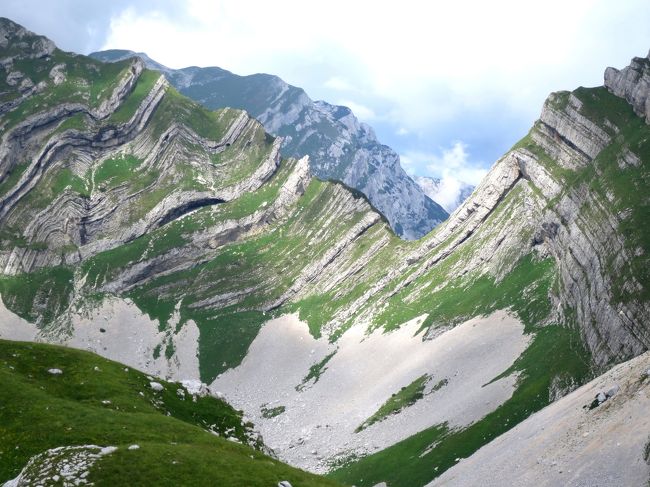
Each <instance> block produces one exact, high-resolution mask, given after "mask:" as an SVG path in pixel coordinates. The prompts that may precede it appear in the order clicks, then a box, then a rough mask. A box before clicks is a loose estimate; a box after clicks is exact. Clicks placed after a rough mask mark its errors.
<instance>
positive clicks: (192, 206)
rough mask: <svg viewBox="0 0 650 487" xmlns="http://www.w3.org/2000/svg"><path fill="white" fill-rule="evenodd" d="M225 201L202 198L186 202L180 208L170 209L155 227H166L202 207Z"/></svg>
mask: <svg viewBox="0 0 650 487" xmlns="http://www.w3.org/2000/svg"><path fill="white" fill-rule="evenodd" d="M224 202H225V201H224V200H222V199H219V198H202V199H199V200H193V201H188V202H187V203H184V204H182V205H180V206H177V207H176V208H172V209H171V210H169V211H168V212H167V213H166V214H165V215H164V216H163V217H162V218H161V219H160V220H158V222H157V223H156V227H157V228H160V227H162V226H163V225H167V224H168V223H170V222H172V221H174V220H177V219H178V218H180V217H182V216H184V215H187V214H188V213H190V212H192V211H194V210H198V209H199V208H203V207H204V206H212V205H218V204H219V203H224Z"/></svg>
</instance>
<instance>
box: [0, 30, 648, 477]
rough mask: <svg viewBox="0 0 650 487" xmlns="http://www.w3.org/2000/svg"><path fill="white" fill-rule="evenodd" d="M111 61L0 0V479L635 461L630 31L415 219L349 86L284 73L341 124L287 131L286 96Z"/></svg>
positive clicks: (637, 293)
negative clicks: (395, 205) (63, 46)
mask: <svg viewBox="0 0 650 487" xmlns="http://www.w3.org/2000/svg"><path fill="white" fill-rule="evenodd" d="M118 54H119V53H118ZM127 54H128V53H127ZM117 57H125V56H122V55H121V54H120V55H119V56H117ZM111 61H114V62H102V61H99V60H97V59H94V58H92V57H86V56H83V55H78V54H74V53H68V52H64V51H62V50H60V49H58V48H56V46H55V45H54V44H53V43H52V42H51V41H50V40H48V39H47V38H45V37H42V36H39V35H36V34H34V33H32V32H29V31H27V30H26V29H25V28H23V27H21V26H20V25H18V24H16V23H14V22H12V21H10V20H8V19H0V66H2V68H1V71H0V85H1V87H0V268H1V269H2V271H1V273H0V296H1V301H0V338H2V340H0V350H1V352H0V374H1V375H2V378H3V382H2V384H3V387H2V392H0V424H2V428H0V482H7V484H5V485H10V486H18V485H35V484H37V483H44V484H48V483H49V484H57V482H58V483H59V484H61V483H63V485H83V484H91V483H92V484H96V485H134V484H136V485H154V484H156V485H157V483H160V482H158V479H165V482H167V484H164V483H163V484H164V485H215V484H219V485H233V486H243V485H246V486H249V485H253V486H255V485H259V486H262V485H282V486H286V485H294V486H303V485H304V486H310V485H314V486H315V485H324V486H327V485H357V486H376V485H378V484H379V485H382V483H383V484H384V485H388V486H390V487H398V486H404V487H412V486H424V485H429V484H431V485H476V484H481V485H494V486H497V485H503V484H504V479H506V480H505V483H506V484H512V485H558V484H562V485H573V484H576V485H577V484H580V485H582V484H584V485H599V482H601V480H602V479H607V482H608V483H609V484H610V485H644V483H647V480H648V479H649V478H650V467H649V466H648V463H647V458H648V453H647V452H648V447H647V444H648V431H649V429H648V426H649V425H648V419H647V414H645V413H644V411H647V408H648V406H650V389H649V388H648V384H649V383H650V381H649V380H648V375H649V374H650V369H649V367H650V356H649V355H648V352H647V350H648V347H649V346H650V327H649V326H648V323H650V300H649V298H650V296H649V294H648V293H649V291H648V290H649V289H650V271H649V269H650V261H649V259H650V233H649V232H650V229H649V228H648V225H647V220H648V217H649V216H650V199H649V197H648V191H647V188H648V186H649V184H650V125H649V122H650V111H649V108H648V107H649V106H650V101H648V100H649V99H650V58H635V59H633V61H632V63H631V65H630V66H628V67H627V68H624V69H621V70H616V69H613V68H608V69H607V71H606V72H605V82H604V85H603V86H599V87H595V88H578V89H576V90H574V91H571V92H568V91H562V92H557V93H552V94H551V95H549V97H548V98H547V100H546V102H545V103H544V105H543V107H542V112H541V115H540V118H539V120H537V121H536V122H535V124H534V125H533V126H532V127H531V128H530V131H529V133H528V134H527V135H526V136H525V137H524V138H523V139H522V140H520V141H519V142H518V143H517V144H516V145H515V146H514V147H512V149H510V150H509V151H508V152H507V153H506V154H504V155H503V157H501V158H500V159H499V160H498V161H496V162H495V163H494V165H493V166H492V168H491V170H490V171H489V173H488V174H487V175H486V177H485V178H484V179H483V181H482V182H481V183H480V184H479V185H478V186H477V187H476V188H475V189H474V190H473V192H472V193H471V195H470V196H469V197H468V198H467V199H466V200H464V201H463V202H462V203H460V206H458V208H456V209H455V210H454V211H453V213H452V214H451V216H450V217H449V218H447V219H446V220H445V221H444V222H442V223H441V224H439V225H438V226H436V227H435V228H434V229H433V230H432V231H430V232H428V233H426V235H424V236H422V238H420V239H419V240H405V239H402V238H400V236H398V235H396V232H395V231H396V230H398V228H397V224H396V221H398V220H397V219H395V214H390V213H389V212H387V211H385V209H384V208H383V207H382V206H381V205H380V204H377V199H376V198H375V196H373V194H374V193H373V192H372V191H371V190H369V189H368V188H371V187H375V186H373V185H374V184H375V183H376V182H377V181H380V180H381V178H383V177H386V178H388V179H386V181H387V183H386V184H387V185H388V186H390V184H392V183H390V182H389V181H392V180H391V178H392V177H393V176H389V175H390V174H391V172H390V171H388V170H387V171H388V172H384V173H383V176H381V178H380V177H379V176H373V177H372V178H370V177H369V178H368V180H367V181H368V185H369V186H364V185H362V184H360V183H359V179H354V180H352V179H348V176H349V174H352V172H349V173H346V171H348V170H350V171H353V169H351V168H364V167H366V169H367V168H369V167H371V166H372V164H371V161H373V160H374V159H373V158H374V157H375V156H374V155H373V152H372V151H373V150H371V149H369V148H368V147H370V146H374V145H373V144H376V140H375V139H374V136H372V137H371V135H372V134H371V132H370V131H369V129H368V128H365V127H363V126H360V125H355V124H356V119H354V118H353V117H352V115H351V114H350V113H349V111H346V110H344V109H342V108H340V107H334V106H331V105H325V104H321V103H319V102H315V103H314V102H311V101H308V100H307V99H303V102H304V103H303V104H302V105H301V106H302V107H303V108H304V110H305V111H304V112H301V113H303V115H301V116H306V115H305V114H306V113H311V114H312V115H313V116H314V117H316V115H315V114H314V113H315V112H314V110H316V109H317V108H318V110H320V111H319V112H318V113H320V115H318V117H322V118H320V119H318V120H320V121H321V122H322V123H315V124H314V125H311V126H310V128H309V129H308V130H307V132H309V133H310V134H312V135H313V138H312V140H314V141H318V143H319V144H321V143H322V144H325V145H326V146H328V147H330V149H331V147H333V145H332V144H334V145H336V143H335V140H340V139H339V137H340V136H341V132H338V131H337V132H335V133H334V132H332V131H331V130H330V129H331V128H332V127H338V126H339V125H337V124H344V125H345V124H347V125H346V126H347V129H346V130H348V132H346V133H347V134H348V135H350V134H355V135H354V137H352V135H350V138H349V139H348V142H347V144H348V145H345V144H343V145H342V146H341V151H342V152H341V154H339V156H340V157H341V158H342V159H337V157H339V156H336V155H332V154H330V156H327V154H325V153H323V154H321V155H318V156H316V155H314V154H313V153H311V152H310V151H308V150H304V149H305V147H306V146H304V145H302V144H303V143H306V142H305V141H306V140H307V139H305V140H303V139H301V137H303V136H305V134H306V133H307V132H300V131H298V130H297V129H295V127H294V129H293V130H294V132H291V133H290V132H288V131H289V130H292V129H291V127H292V126H293V125H301V122H300V120H302V119H301V118H300V117H298V118H295V117H294V115H296V114H295V113H294V111H293V108H291V107H293V105H292V104H287V105H286V106H285V105H282V104H280V105H278V106H277V107H276V109H275V111H274V112H273V114H268V117H267V118H264V117H263V116H262V115H261V114H260V113H259V112H256V111H255V110H252V109H249V111H248V112H246V111H242V110H240V109H236V108H227V107H222V108H218V109H216V110H211V109H210V108H211V107H214V106H216V105H219V104H218V103H217V102H214V103H215V104H214V105H211V103H213V102H209V100H212V99H214V100H223V99H225V98H224V97H225V96H226V95H227V94H228V93H225V94H224V93H223V91H224V90H225V89H226V88H225V85H224V84H220V83H218V82H217V81H215V78H214V77H213V76H216V75H215V73H216V71H214V72H212V71H211V72H210V73H211V74H210V76H208V77H207V78H206V79H207V80H208V81H209V82H207V81H206V83H207V84H206V85H204V86H203V85H201V86H203V90H204V91H202V93H203V95H205V97H203V95H201V96H202V97H199V96H195V98H197V99H198V100H199V101H200V103H199V102H197V101H193V100H191V99H190V98H187V97H186V96H184V95H183V94H182V93H180V92H179V90H177V88H175V87H174V86H173V85H176V86H179V87H184V88H182V89H181V91H183V90H184V89H185V88H187V89H188V90H194V89H198V86H199V85H198V84H197V83H198V82H197V81H196V79H198V78H192V77H191V76H190V75H192V76H194V75H196V76H197V77H198V76H203V75H204V74H205V73H204V72H202V71H196V70H194V68H187V70H180V71H171V72H170V71H165V69H164V67H161V66H155V67H157V69H158V70H159V71H156V70H150V69H148V68H147V66H146V64H145V62H144V61H143V60H142V59H141V58H140V57H129V56H126V57H125V58H124V59H121V60H115V59H111ZM211 69H212V68H211ZM160 70H162V71H163V73H164V74H163V73H161V72H160ZM188 70H189V71H188ZM192 73H194V74H192ZM186 75H187V76H190V78H191V79H193V80H194V82H193V83H194V84H192V83H190V82H188V84H186V85H183V84H182V79H185V78H182V76H186ZM166 76H167V77H166ZM206 76H207V75H206ZM223 76H224V78H223V79H225V80H228V83H232V84H233V86H235V85H236V86H235V87H234V88H233V92H235V91H236V92H237V93H239V94H238V95H237V96H241V97H243V98H242V99H243V100H246V99H248V97H250V93H252V92H251V91H250V90H253V91H255V90H258V89H259V90H261V91H260V92H261V93H265V92H264V90H263V89H262V88H252V87H251V86H250V85H247V83H250V82H252V80H251V79H239V78H237V77H234V75H231V74H230V73H227V74H224V75H223ZM175 77H177V78H175ZM169 79H172V82H171V83H170V81H169ZM188 79H189V78H188ZM173 80H176V81H173ZM263 81H264V82H265V83H266V82H268V81H269V79H267V78H264V79H263ZM275 82H277V81H275ZM213 83H214V84H213ZM239 83H241V85H239ZM242 86H248V87H247V88H246V87H244V88H243V87H242ZM235 88H236V89H235ZM285 88H286V87H285ZM278 89H284V88H282V87H280V88H278ZM247 90H249V91H247ZM286 90H288V91H287V93H298V95H300V96H302V95H304V93H302V92H297V91H295V90H297V89H295V88H286ZM247 93H248V94H247ZM301 93H302V94H301ZM188 94H189V93H188ZM300 96H299V97H298V98H300ZM304 96H305V97H306V95H304ZM267 101H268V100H265V101H264V103H263V104H262V105H263V106H266V105H265V104H267ZM219 103H221V102H219ZM251 103H252V101H251ZM204 104H205V106H204ZM262 105H260V106H262ZM219 106H221V105H219ZM247 109H248V108H247ZM283 110H286V112H285V111H283ZM253 116H258V117H259V118H260V121H258V120H256V119H255V118H253ZM310 117H311V115H310ZM328 117H329V118H328ZM272 120H276V121H277V120H284V122H283V123H282V124H278V125H273V123H275V122H272ZM313 120H316V118H313ZM269 124H270V125H269ZM265 127H266V129H268V130H269V132H271V133H272V134H273V135H272V134H271V133H269V132H267V131H266V130H265ZM337 130H338V129H337ZM321 131H322V132H321ZM314 134H315V135H314ZM359 134H361V135H359ZM364 134H365V135H364ZM287 136H288V137H291V138H286V137H287ZM362 136H363V137H366V138H365V139H364V141H365V142H367V143H368V144H369V146H357V145H355V144H357V143H359V139H358V137H362ZM283 137H285V138H283ZM301 140H302V142H300V141H301ZM325 140H327V142H324V141H325ZM365 142H364V143H365ZM314 143H315V142H314ZM292 144H295V145H292ZM328 144H329V145H328ZM361 145H363V144H361ZM314 147H315V146H314ZM319 147H323V146H322V145H321V146H319ZM364 147H365V148H364ZM294 150H295V151H296V152H299V153H300V157H299V158H295V157H292V154H293V152H292V151H294ZM328 150H329V149H328ZM386 150H388V149H386ZM364 151H367V152H364ZM382 151H384V149H382ZM319 154H320V153H319ZM344 156H345V158H349V159H345V158H344ZM331 157H333V158H331ZM382 157H384V156H382ZM386 157H387V159H386V160H388V161H389V162H387V163H386V164H388V165H389V166H391V164H392V166H391V167H393V169H395V168H396V167H399V165H398V164H397V162H395V161H393V162H394V163H395V164H397V165H395V164H393V162H390V157H388V156H386ZM362 159H363V161H366V162H368V165H367V166H364V163H363V162H360V161H361V160H362ZM327 161H330V163H331V164H332V166H331V167H330V166H326V164H327V163H328V162H327ZM341 161H343V162H341ZM345 161H348V162H345ZM350 161H356V162H350ZM334 167H336V168H338V169H336V170H340V171H342V172H341V173H337V174H338V176H337V177H333V176H332V174H333V173H329V172H327V171H329V170H330V169H331V168H334ZM366 169H364V171H365V170H366ZM331 170H332V171H334V170H335V169H331ZM395 170H396V171H397V169H395ZM391 171H392V169H391ZM380 172H381V171H380ZM359 174H361V173H359ZM365 174H367V175H370V174H375V173H372V172H371V171H370V170H369V169H368V171H367V172H366V173H365ZM325 176H327V177H325ZM360 177H361V176H360ZM373 178H379V179H373ZM355 181H356V182H355ZM370 181H374V182H372V183H371V182H370ZM396 181H397V180H395V181H393V182H394V184H395V185H396V187H397V186H398V182H396ZM409 181H411V183H412V184H413V186H412V187H415V183H413V181H412V180H410V179H409ZM411 183H408V182H407V183H404V185H403V186H400V187H402V188H404V187H407V186H408V185H410V184H411ZM401 184H402V183H399V185H401ZM377 187H378V186H377ZM408 187H411V186H408ZM373 191H374V190H373ZM391 191H392V190H391ZM391 191H388V190H386V191H385V193H384V194H397V193H392V192H391ZM395 191H398V190H397V189H395ZM399 191H402V190H399ZM413 194H416V193H413ZM417 194H420V193H417ZM373 198H374V199H373ZM418 198H419V196H418ZM422 201H429V200H422ZM427 204H428V203H427ZM423 205H425V203H423ZM410 208H413V206H412V205H411V206H410ZM431 208H434V207H431ZM401 215H402V216H400V218H406V219H407V220H409V221H411V223H412V224H413V225H412V227H409V228H410V229H411V230H412V231H413V232H415V233H412V234H410V235H411V236H415V235H416V234H418V232H419V231H420V230H417V229H422V228H423V227H422V220H418V219H417V218H415V217H413V218H415V219H411V217H410V216H408V217H407V216H405V215H408V212H406V213H401ZM427 215H428V216H427V218H429V217H431V218H430V220H431V221H432V220H433V219H436V218H438V217H437V216H435V215H433V214H427ZM418 218H419V217H418ZM441 219H442V218H441ZM400 221H403V220H400ZM425 226H426V225H425ZM431 226H433V225H431ZM405 228H406V227H402V230H403V231H401V232H398V233H400V234H401V235H402V236H409V234H408V233H407V232H406V230H405ZM411 230H409V231H411ZM530 438H534V439H535V440H534V441H530ZM493 467H494V468H493Z"/></svg>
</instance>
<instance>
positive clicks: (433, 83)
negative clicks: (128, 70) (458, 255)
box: [103, 0, 650, 180]
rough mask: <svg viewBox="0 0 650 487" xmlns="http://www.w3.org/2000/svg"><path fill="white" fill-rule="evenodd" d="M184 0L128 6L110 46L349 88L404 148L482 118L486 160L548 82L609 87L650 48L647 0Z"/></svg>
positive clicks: (480, 141)
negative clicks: (612, 71) (606, 83)
mask: <svg viewBox="0 0 650 487" xmlns="http://www.w3.org/2000/svg"><path fill="white" fill-rule="evenodd" d="M178 9H180V10H182V11H183V12H184V13H183V14H182V15H181V14H178V13H171V14H170V13H169V11H168V10H165V9H162V8H161V10H151V9H148V10H143V9H140V10H136V9H134V8H127V9H125V10H123V11H121V12H120V13H119V15H115V16H114V17H113V18H112V20H111V24H110V33H109V35H108V36H107V39H106V42H105V43H104V46H103V47H104V48H129V49H133V50H136V51H144V52H147V53H148V54H149V55H150V56H151V57H152V58H154V59H156V60H158V61H160V62H162V63H163V64H166V65H168V66H170V67H183V66H187V65H192V64H194V65H199V66H207V65H216V66H221V67H223V68H226V69H230V70H231V71H234V72H235V73H238V74H251V73H256V72H268V73H273V74H277V75H279V76H280V77H282V78H284V79H285V80H286V81H288V82H289V83H291V84H293V85H296V86H300V87H303V88H305V89H306V91H307V93H308V94H309V95H310V96H312V97H313V98H317V99H325V100H328V101H333V100H336V99H337V98H340V97H341V93H343V92H344V93H346V95H345V96H344V98H345V100H343V101H342V104H345V105H347V106H349V107H350V108H351V109H352V110H353V111H354V112H355V113H356V115H357V116H358V117H359V118H360V119H362V120H364V121H368V122H369V121H373V122H374V123H376V124H379V123H380V122H381V124H382V127H383V128H382V130H383V132H382V131H379V130H378V135H379V138H380V140H382V141H383V142H387V143H390V144H394V145H396V148H397V149H398V150H399V151H401V152H405V151H407V150H408V149H409V148H408V147H404V146H403V144H407V143H409V144H415V145H413V146H412V147H418V148H421V149H423V150H424V151H425V152H435V148H436V147H437V146H439V145H448V144H450V142H451V141H452V140H455V139H459V138H463V139H467V140H469V138H470V136H469V135H467V134H466V133H465V132H464V130H465V128H466V127H467V126H468V125H469V124H474V125H473V126H472V127H470V128H471V130H472V134H471V140H472V144H473V147H474V148H475V150H476V151H481V154H483V152H482V151H483V150H486V151H488V152H489V151H492V152H490V154H489V156H485V155H482V156H481V159H482V160H483V161H484V162H485V163H490V162H492V160H494V158H496V157H498V155H499V153H497V152H501V151H503V150H504V149H505V148H506V147H507V146H508V144H512V143H514V142H515V140H510V138H513V139H514V138H516V134H520V135H523V134H525V132H526V131H527V128H528V127H529V126H530V124H531V123H532V122H533V121H534V120H535V118H537V116H538V114H539V110H540V108H541V104H542V102H543V100H544V98H545V97H546V96H547V94H548V93H549V92H551V91H555V90H559V89H572V88H574V87H576V86H579V85H597V84H600V83H602V73H603V71H604V68H605V67H606V66H607V65H615V66H619V67H621V66H624V65H626V64H627V63H628V61H629V59H630V58H631V57H632V56H634V55H643V54H645V52H646V51H647V49H648V46H650V29H648V25H650V3H649V2H648V1H647V0H626V1H625V2H616V3H612V2H609V1H608V0H572V1H570V2H567V1H566V0H547V1H545V2H532V1H529V2H526V1H521V0H493V1H490V2H485V1H484V0H456V1H454V2H421V1H419V0H403V1H402V2H399V3H395V2H389V1H387V0H385V1H384V0H378V1H377V2H374V3H373V5H372V11H369V9H368V5H367V4H366V3H365V2H350V1H349V0H331V1H330V2H327V3H326V4H322V3H321V4H318V3H314V2H301V1H298V0H278V1H276V2H263V1H257V2H253V1H247V2H241V1H239V0H223V1H219V2H216V1H214V0H189V1H188V2H187V3H186V4H184V5H182V6H179V7H178ZM341 12H345V15H341ZM506 130H507V132H508V135H507V136H504V135H503V133H504V132H505V131H506ZM477 133H478V134H483V135H477ZM406 134H408V135H409V136H408V137H405V135H406ZM495 139H499V140H501V142H500V145H499V147H498V150H497V149H496V148H495V146H494V143H493V141H494V140H495ZM505 139H508V140H505ZM412 147H411V148H412ZM430 164H434V165H436V168H437V165H438V163H437V162H434V163H430ZM456 171H457V172H459V173H460V174H462V175H463V178H464V179H466V180H476V179H477V178H478V177H479V176H480V172H479V171H477V170H475V169H474V168H473V167H466V168H463V169H461V168H456ZM416 172H419V171H417V170H416Z"/></svg>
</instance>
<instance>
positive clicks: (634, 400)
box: [429, 353, 650, 487]
mask: <svg viewBox="0 0 650 487" xmlns="http://www.w3.org/2000/svg"><path fill="white" fill-rule="evenodd" d="M649 363H650V354H649V353H645V354H643V355H641V356H639V357H637V358H635V359H633V360H631V361H629V362H625V363H623V364H620V365H618V366H616V367H614V368H613V369H612V370H610V371H609V372H607V373H605V374H603V375H602V376H600V377H598V378H596V379H594V380H593V381H592V382H590V383H588V384H586V385H584V386H582V387H581V388H579V389H577V390H575V391H574V392H572V393H570V394H569V395H568V396H566V397H564V398H562V399H560V400H559V401H556V402H555V403H553V404H551V405H550V406H548V407H547V408H545V409H543V410H542V411H540V412H538V413H536V414H534V415H532V416H531V417H529V418H528V419H526V420H525V421H524V422H522V423H521V424H519V425H517V426H516V427H514V428H513V429H512V430H510V431H508V432H507V433H504V434H503V435H501V436H499V437H498V438H497V439H495V440H493V441H492V442H490V443H488V444H487V445H486V446H484V447H483V448H481V449H480V450H478V451H477V452H476V453H474V454H473V455H471V456H470V457H469V458H465V459H462V460H461V461H460V462H459V463H458V464H457V465H456V466H454V467H452V468H451V469H449V470H447V471H446V472H445V473H444V474H443V475H442V476H441V477H439V478H438V479H436V480H434V481H433V482H432V483H431V484H429V486H430V487H433V486H449V487H451V486H454V485H458V486H466V485H483V486H486V487H500V486H502V485H504V479H507V484H508V485H516V486H518V487H526V486H549V487H551V486H557V485H564V486H568V487H588V486H589V487H607V486H613V485H621V486H623V485H626V486H642V485H646V484H647V482H648V479H649V478H650V466H649V465H648V463H647V462H646V459H645V458H644V455H645V451H646V445H647V443H648V439H649V438H648V432H649V431H650V419H649V417H648V414H647V411H648V408H649V407H650V381H649V380H648V379H647V378H644V377H643V371H644V370H645V369H647V367H648V364H649ZM611 382H616V383H618V384H620V386H621V391H620V393H618V394H616V396H614V397H613V398H611V399H609V400H608V401H607V402H604V403H603V404H601V405H600V406H599V407H597V408H594V409H591V410H589V409H586V408H585V407H584V406H586V405H588V404H589V403H591V401H592V399H593V397H594V395H595V393H596V391H598V390H601V389H603V388H605V387H607V384H610V383H611ZM601 394H602V393H601ZM603 395H604V394H603Z"/></svg>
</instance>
